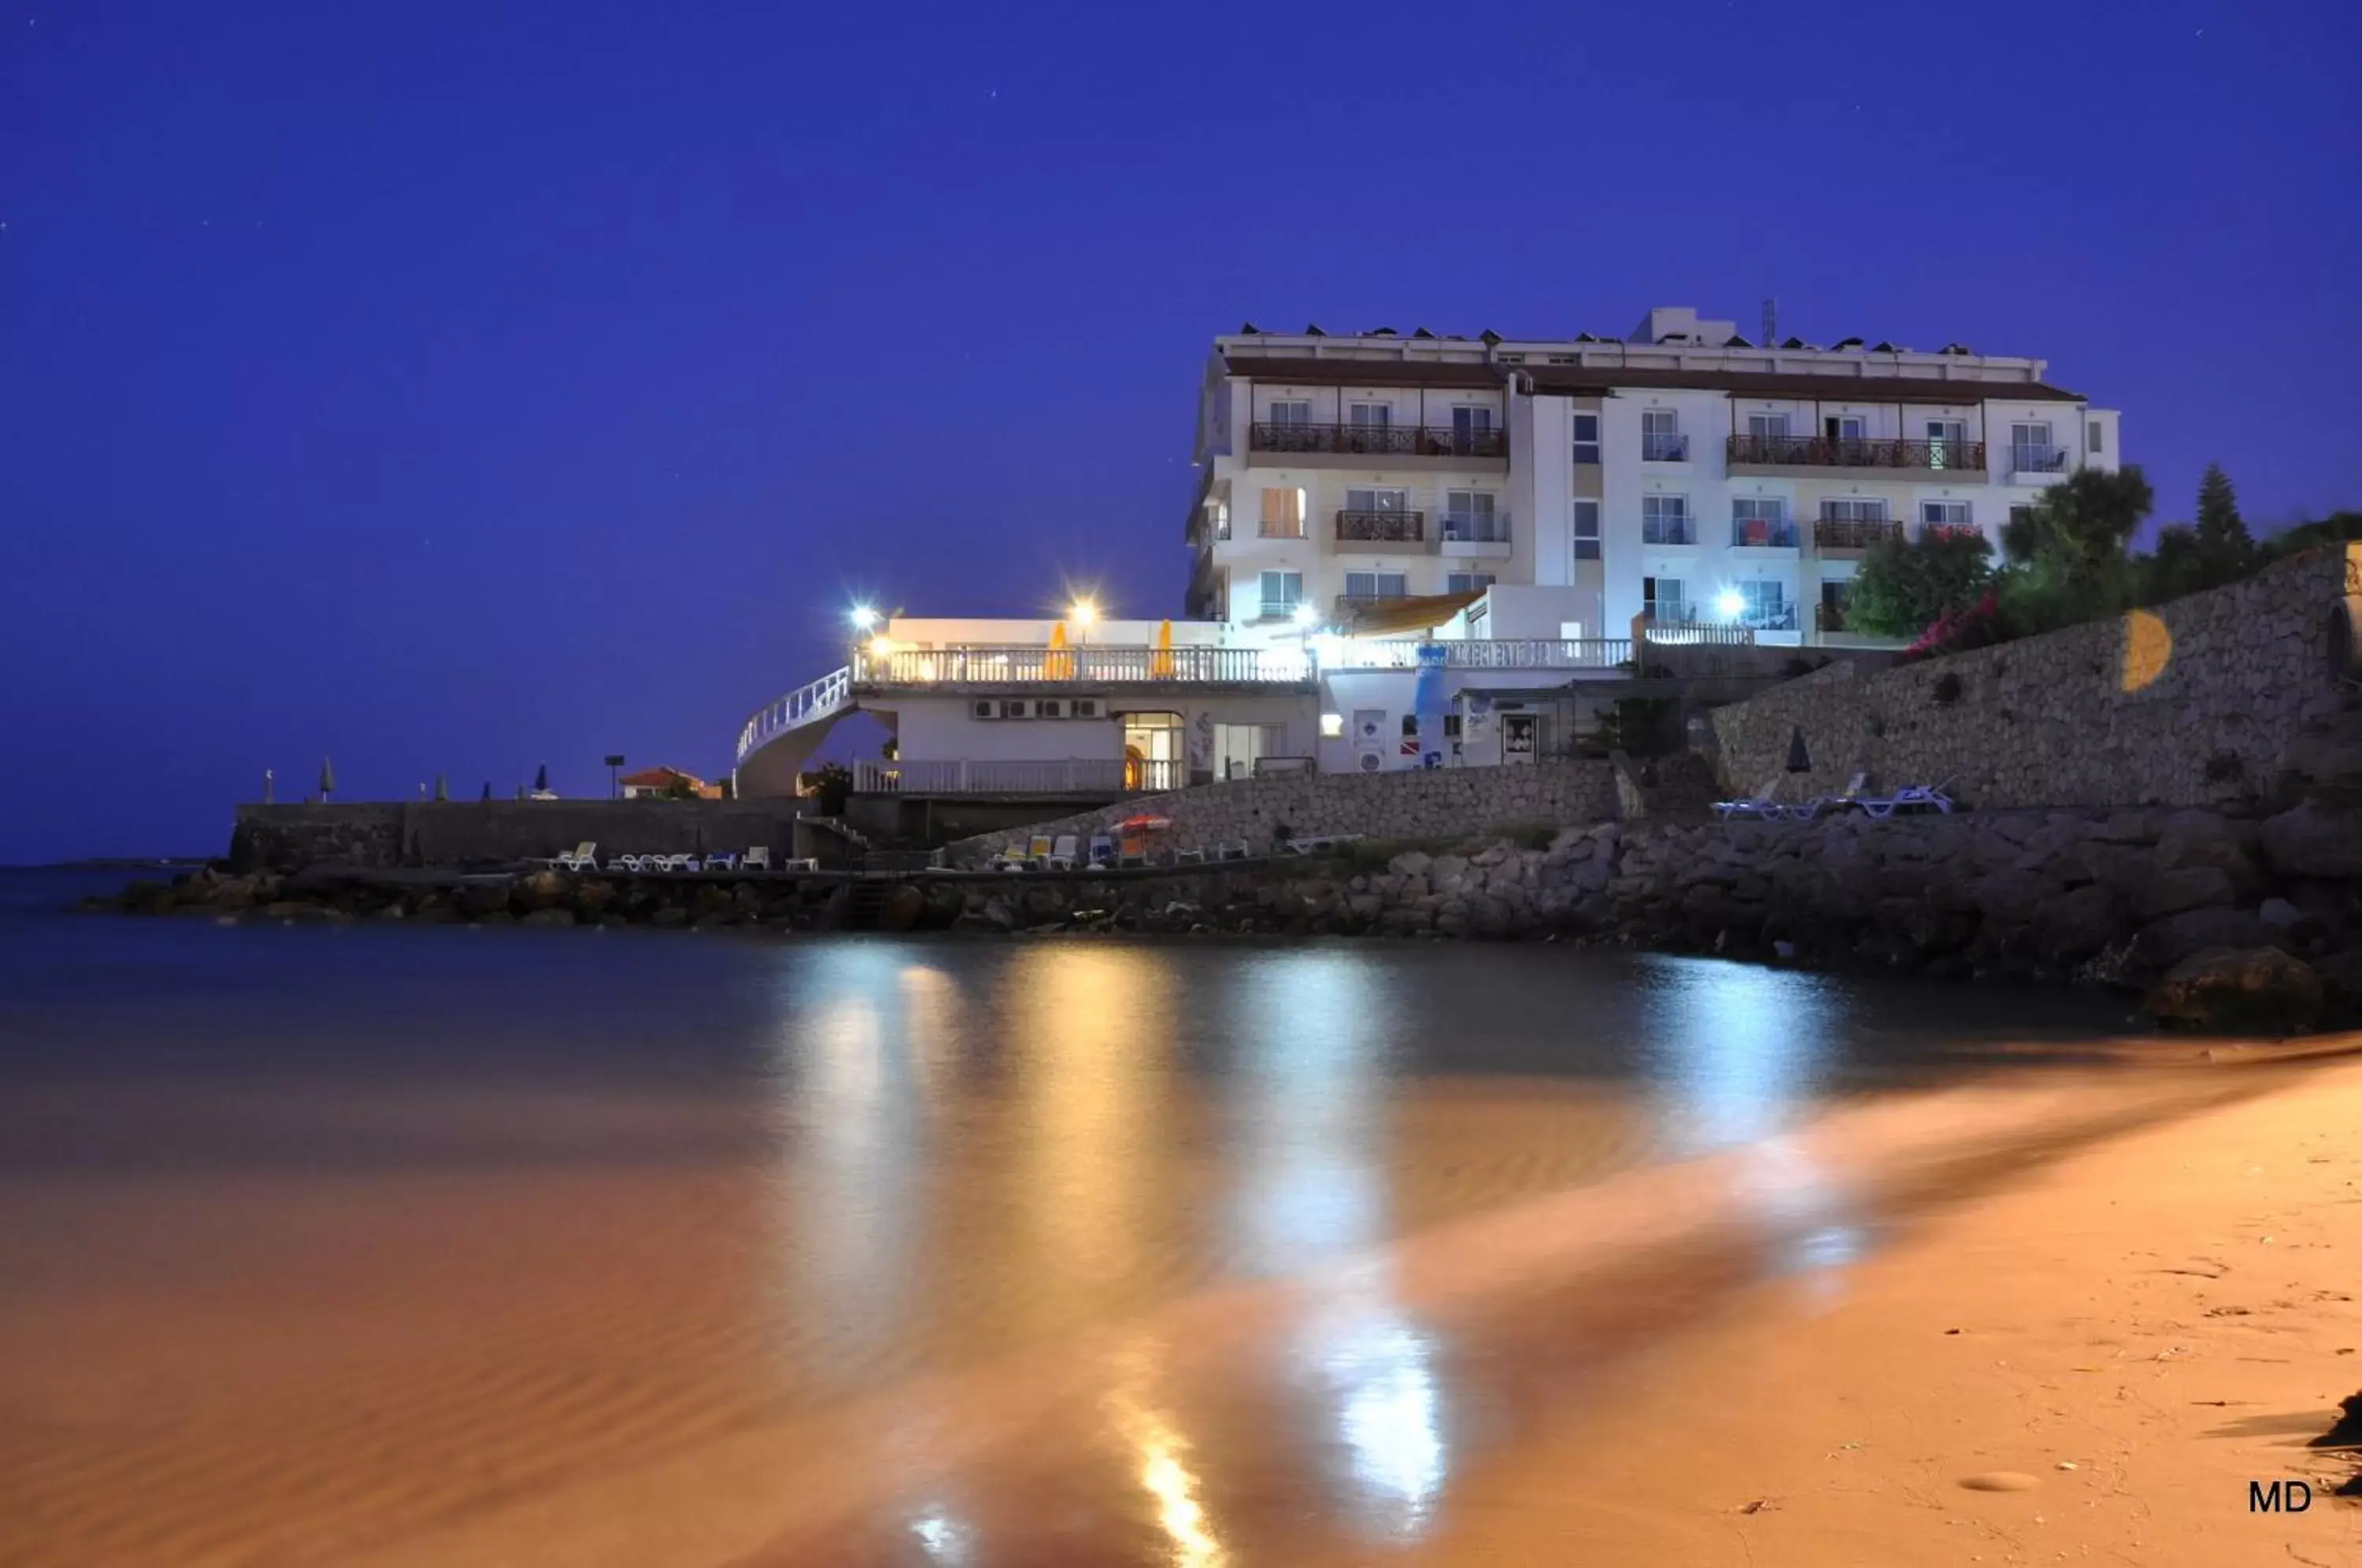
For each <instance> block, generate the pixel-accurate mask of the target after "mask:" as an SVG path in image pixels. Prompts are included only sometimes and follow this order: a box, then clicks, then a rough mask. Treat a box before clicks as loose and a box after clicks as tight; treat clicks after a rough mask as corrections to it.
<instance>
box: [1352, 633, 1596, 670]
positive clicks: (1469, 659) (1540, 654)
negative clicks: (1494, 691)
mask: <svg viewBox="0 0 2362 1568" xmlns="http://www.w3.org/2000/svg"><path fill="white" fill-rule="evenodd" d="M1420 646H1421V645H1420V644H1418V643H1417V642H1413V641H1410V640H1408V639H1403V638H1390V639H1385V640H1359V639H1356V640H1352V641H1348V642H1346V643H1344V644H1343V645H1342V646H1338V647H1333V648H1331V649H1330V650H1329V651H1327V652H1325V653H1323V654H1322V655H1321V657H1320V665H1321V668H1324V669H1417V668H1418V650H1419V648H1420ZM1425 646H1429V647H1439V648H1441V649H1442V650H1443V663H1444V667H1445V668H1448V669H1613V668H1616V666H1617V665H1619V664H1622V663H1623V662H1624V661H1625V660H1626V659H1628V658H1630V657H1632V643H1631V639H1630V638H1628V637H1581V638H1573V637H1498V638H1484V637H1470V638H1464V639H1463V638H1451V639H1447V640H1445V641H1441V642H1436V643H1430V644H1427V645H1425Z"/></svg>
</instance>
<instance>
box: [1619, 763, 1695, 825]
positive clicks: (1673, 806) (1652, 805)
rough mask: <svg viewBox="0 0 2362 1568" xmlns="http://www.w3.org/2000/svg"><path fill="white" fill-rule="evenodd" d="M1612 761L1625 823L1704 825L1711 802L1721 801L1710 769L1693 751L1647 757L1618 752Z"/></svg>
mask: <svg viewBox="0 0 2362 1568" xmlns="http://www.w3.org/2000/svg"><path fill="white" fill-rule="evenodd" d="M1612 760H1613V761H1614V762H1615V764H1616V794H1617V803H1618V806H1619V808H1620V809H1621V811H1622V812H1623V815H1624V816H1625V818H1626V819H1627V820H1630V821H1646V822H1660V823H1661V822H1674V823H1683V822H1705V821H1706V820H1708V819H1709V818H1711V817H1712V816H1713V814H1714V803H1715V802H1716V801H1719V800H1721V799H1722V798H1723V795H1722V788H1721V786H1720V785H1719V784H1717V783H1716V782H1715V777H1714V767H1713V766H1712V765H1711V764H1710V763H1708V762H1707V761H1706V759H1705V757H1703V756H1699V755H1698V754H1697V753H1695V752H1694V751H1677V752H1674V753H1672V754H1671V755H1669V756H1650V757H1632V756H1627V755H1626V754H1624V753H1623V752H1620V751H1619V752H1617V753H1615V754H1614V755H1613V758H1612Z"/></svg>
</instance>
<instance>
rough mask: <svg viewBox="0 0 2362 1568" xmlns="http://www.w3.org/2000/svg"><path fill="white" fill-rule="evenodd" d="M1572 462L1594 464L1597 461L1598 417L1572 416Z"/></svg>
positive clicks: (1593, 415) (1595, 415) (1590, 415)
mask: <svg viewBox="0 0 2362 1568" xmlns="http://www.w3.org/2000/svg"><path fill="white" fill-rule="evenodd" d="M1574 460H1575V461H1576V462H1578V463H1597V462H1598V461H1599V415H1597V414H1576V415H1575V416H1574Z"/></svg>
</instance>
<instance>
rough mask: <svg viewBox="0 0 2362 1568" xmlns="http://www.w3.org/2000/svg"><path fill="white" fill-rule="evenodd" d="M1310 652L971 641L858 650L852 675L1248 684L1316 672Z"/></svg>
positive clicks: (873, 680) (984, 682)
mask: <svg viewBox="0 0 2362 1568" xmlns="http://www.w3.org/2000/svg"><path fill="white" fill-rule="evenodd" d="M1310 674H1311V671H1310V668H1309V665H1308V662H1307V660H1306V658H1305V657H1304V654H1303V651H1302V650H1301V649H1299V648H1294V647H1270V648H1209V647H1177V648H1153V647H1114V646H1109V647H1093V646H1087V645H1086V646H1081V647H1072V648H1053V647H1044V646H1041V645H1038V644H1034V645H1028V646H999V645H968V646H958V647H948V648H897V649H895V650H894V651H892V652H890V653H884V654H877V653H869V652H866V651H865V652H862V653H859V654H856V655H855V657H854V661H853V666H852V673H851V679H852V681H853V683H854V684H855V685H863V686H933V685H967V686H1030V685H1033V684H1037V683H1040V682H1046V681H1056V682H1060V683H1063V684H1076V685H1083V686H1114V685H1125V684H1130V683H1134V682H1164V681H1171V682H1177V683H1181V684H1197V685H1245V684H1252V683H1255V682H1268V681H1289V682H1301V681H1304V680H1307V679H1310Z"/></svg>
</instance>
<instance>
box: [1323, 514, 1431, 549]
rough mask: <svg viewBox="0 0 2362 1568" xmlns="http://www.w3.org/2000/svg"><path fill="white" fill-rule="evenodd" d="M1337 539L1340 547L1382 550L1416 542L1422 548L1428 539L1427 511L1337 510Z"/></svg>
mask: <svg viewBox="0 0 2362 1568" xmlns="http://www.w3.org/2000/svg"><path fill="white" fill-rule="evenodd" d="M1337 543H1338V546H1339V547H1341V548H1343V549H1353V550H1385V549H1390V548H1394V547H1398V546H1402V545H1416V546H1419V547H1422V548H1423V547H1425V546H1426V543H1427V513H1424V512H1396V511H1388V512H1354V511H1351V510H1347V511H1343V512H1340V513H1337Z"/></svg>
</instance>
